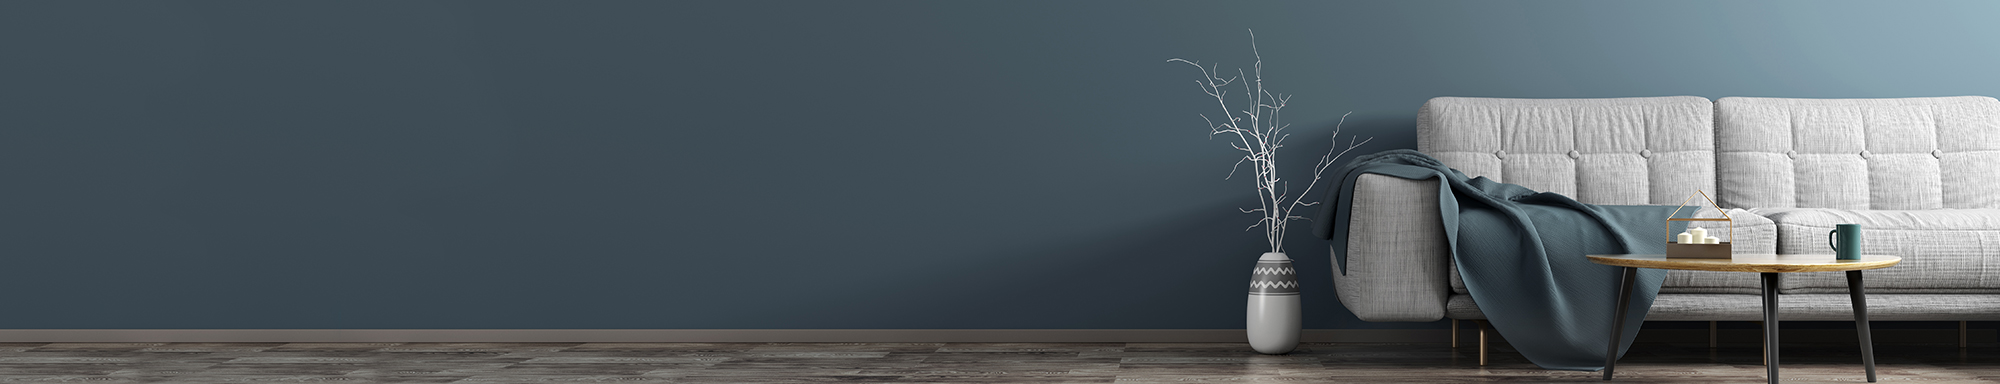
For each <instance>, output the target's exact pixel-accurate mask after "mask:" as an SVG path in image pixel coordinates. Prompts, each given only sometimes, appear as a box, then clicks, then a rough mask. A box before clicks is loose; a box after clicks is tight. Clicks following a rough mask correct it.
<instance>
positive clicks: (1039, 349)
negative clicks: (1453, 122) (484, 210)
mask: <svg viewBox="0 0 2000 384" xmlns="http://www.w3.org/2000/svg"><path fill="white" fill-rule="evenodd" d="M1759 348H1760V347H1759V346H1757V345H1755V344H1736V345H1724V347H1723V348H1720V349H1715V350H1711V349H1708V347H1707V345H1706V340H1701V341H1700V343H1698V344H1676V343H1640V344H1639V345H1635V346H1633V349H1632V352H1631V353H1629V354H1628V355H1627V357H1626V358H1625V359H1624V360H1621V361H1620V363H1619V370H1618V377H1617V380H1616V381H1614V382H1616V383H1761V382H1763V381H1764V376H1763V375H1764V367H1763V366H1761V365H1760V355H1759V353H1760V352H1759V350H1760V349H1759ZM1782 352H1783V353H1784V357H1783V359H1784V363H1785V364H1784V373H1783V376H1782V377H1783V378H1784V379H1785V381H1786V382H1843V383H1854V382H1862V381H1863V375H1862V370H1861V363H1860V353H1859V352H1858V351H1856V350H1855V348H1854V345H1853V344H1851V343H1849V344H1837V343H1835V344H1826V345H1817V344H1811V343H1798V344H1794V343H1787V344H1786V345H1785V346H1784V349H1783V350H1782ZM1475 353H1476V351H1475V350H1474V349H1473V348H1472V347H1471V346H1469V345H1468V346H1465V347H1461V348H1460V349H1457V350H1453V349H1451V348H1449V347H1447V346H1446V345H1445V344H1444V343H1442V342H1440V343H1423V344H1377V343H1323V344H1307V345H1304V346H1302V347H1301V348H1300V350H1299V351H1297V352H1294V353H1292V354H1289V355H1281V356H1267V355H1259V354H1256V353H1253V352H1250V348H1249V347H1248V346H1247V345H1244V344H1230V343H1215V344H1170V343H1095V344H1093V343H1033V344H998V343H716V344H708V343H666V344H646V343H535V344H501V343H467V344H449V343H407V344H318V343H292V344H283V343H261V344H260V343H224V344H201V343H171V344H103V343H55V344H48V343H12V344H0V383H17V382H42V383H48V382H88V383H300V382H333V383H551V382H560V383H577V382H586V383H587V382H636V383H649V382H662V383H794V382H858V383H870V382H880V383H1113V382H1117V383H1202V382H1225V383H1235V382H1253V383H1254V382H1313V383H1457V382H1528V383H1541V382H1601V381H1600V376H1599V374H1598V373H1595V372H1573V371H1549V370H1543V369H1540V368H1536V367H1535V366H1534V365H1533V364H1529V363H1527V362H1526V361H1525V360H1524V359H1522V358H1521V356H1520V355H1518V354H1516V353H1514V352H1513V351H1511V350H1508V349H1507V348H1506V347H1505V345H1496V346H1495V348H1494V350H1493V351H1492V355H1491V363H1492V364H1491V365H1489V366H1486V367H1480V366H1478V365H1476V364H1477V360H1478V356H1477V355H1476V354H1475ZM1876 356H1877V359H1878V364H1879V369H1880V373H1881V382H1885V383H1898V382H1923V383H2000V346H1994V345H1991V344H1986V345H1975V346H1974V347H1973V348H1969V349H1964V350H1961V349H1959V348H1957V345H1955V344H1954V345H1942V344H1939V345H1924V344H1886V343H1885V344H1881V345H1878V346H1877V349H1876Z"/></svg>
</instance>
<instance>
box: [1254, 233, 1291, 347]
mask: <svg viewBox="0 0 2000 384" xmlns="http://www.w3.org/2000/svg"><path fill="white" fill-rule="evenodd" d="M1244 323H1245V324H1244V328H1245V330H1247V331H1249V336H1250V348H1251V349H1256V350H1257V352H1258V353H1264V354H1271V355H1277V354H1284V353H1287V352H1291V351H1292V349H1293V348H1297V347H1298V346H1299V274H1298V272H1297V270H1295V269H1292V258H1289V257H1285V254H1284V253H1279V252H1271V253H1265V254H1264V257H1260V258H1258V259H1257V269H1255V270H1253V272H1251V273H1250V307H1249V310H1247V311H1245V312H1244Z"/></svg>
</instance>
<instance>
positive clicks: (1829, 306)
mask: <svg viewBox="0 0 2000 384" xmlns="http://www.w3.org/2000/svg"><path fill="white" fill-rule="evenodd" d="M1745 274H1746V275H1748V274H1749V273H1745ZM1605 312H1606V313H1610V308H1605ZM1445 316H1450V317H1451V318H1454V319H1461V320H1474V319H1485V318H1486V314H1485V313H1482V312H1480V311H1479V305H1478V304H1476V303H1474V302H1473V301H1472V296H1470V295H1451V299H1449V300H1448V301H1446V303H1445ZM1762 320H1764V302H1763V296H1760V295H1737V294H1669V295H1660V297H1659V298H1657V299H1654V300H1653V308H1652V309H1651V310H1648V311H1647V312H1646V321H1762ZM1778 320H1779V321H1853V320H1854V304H1853V302H1851V301H1849V299H1848V297H1847V294H1846V293H1840V294H1802V295H1778ZM1868 320H1869V321H1968V320H1969V321H1991V320H2000V296H1996V295H1968V294H1957V295H1954V294H1880V295H1877V294H1874V293H1870V294H1869V295H1868Z"/></svg>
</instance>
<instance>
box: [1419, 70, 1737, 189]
mask: <svg viewBox="0 0 2000 384" xmlns="http://www.w3.org/2000/svg"><path fill="white" fill-rule="evenodd" d="M1713 112H1714V104H1712V103H1709V101H1708V99H1705V98H1701V97H1694V96H1673V97H1638V98H1617V99H1496V98H1469V97H1440V98H1435V99H1431V100H1430V101H1429V102H1426V103H1424V106H1423V108H1421V109H1419V110H1418V111H1417V150H1418V151H1422V152H1424V153H1425V154H1429V155H1431V157H1436V158H1437V159H1438V160H1441V161H1444V163H1445V164H1446V165H1449V166H1451V167H1452V168H1456V169H1458V170H1459V171H1461V172H1465V174H1466V176H1472V177H1479V176H1485V177H1487V178H1490V179H1493V180H1496V181H1500V182H1504V183H1512V184H1519V185H1521V186H1524V187H1528V188H1531V189H1534V190H1537V191H1546V192H1556V193H1561V194H1563V195H1566V196H1570V197H1572V198H1575V199H1576V200H1577V201H1581V202H1584V203H1589V204H1619V205H1640V204H1680V203H1681V201H1682V200H1683V199H1686V198H1687V197H1688V195H1689V194H1692V193H1694V190H1695V189H1697V188H1699V189H1701V190H1704V191H1710V192H1714V191H1715V180H1716V179H1715V152H1714V151H1715V140H1714V139H1713V135H1714V130H1713V129H1711V127H1712V126H1713V125H1712V124H1713V123H1712V122H1713V120H1712V119H1711V118H1710V116H1711V113H1713Z"/></svg>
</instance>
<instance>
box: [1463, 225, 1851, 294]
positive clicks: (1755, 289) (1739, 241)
mask: <svg viewBox="0 0 2000 384" xmlns="http://www.w3.org/2000/svg"><path fill="white" fill-rule="evenodd" d="M1693 217H1707V218H1713V217H1721V215H1717V214H1716V213H1715V210H1714V209H1706V210H1702V211H1699V212H1697V213H1695V214H1694V215H1693ZM1729 217H1730V218H1731V220H1732V221H1733V222H1734V224H1735V226H1736V230H1735V232H1736V234H1735V239H1734V240H1731V241H1730V242H1731V243H1732V244H1733V245H1732V246H1730V250H1731V251H1733V252H1734V253H1736V254H1770V253H1776V252H1777V246H1778V245H1777V244H1778V227H1777V225H1776V224H1774V223H1772V222H1771V220H1769V219H1765V218H1764V217H1762V216H1758V215H1757V214H1756V213H1752V212H1750V211H1745V210H1741V209H1731V210H1729ZM1661 224H1662V225H1664V224H1665V223H1661ZM1660 234H1661V236H1665V235H1666V232H1664V231H1662V232H1661V233H1660ZM1662 241H1664V238H1662ZM1577 257H1583V256H1582V255H1577ZM1456 263H1457V261H1455V260H1454V261H1453V264H1452V265H1451V268H1450V269H1449V273H1450V278H1451V291H1452V293H1457V294H1465V293H1466V291H1465V280H1463V279H1461V278H1460V277H1459V275H1458V264H1456ZM1758 284H1759V283H1758V282H1757V274H1755V273H1736V272H1714V271H1678V270H1677V271H1667V279H1666V280H1665V281H1662V282H1661V283H1660V293H1741V294H1752V295H1754V294H1758V293H1761V292H1763V291H1762V288H1761V287H1759V286H1758ZM1842 292H1846V291H1842Z"/></svg>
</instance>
